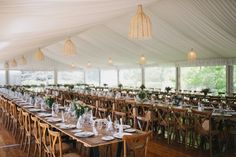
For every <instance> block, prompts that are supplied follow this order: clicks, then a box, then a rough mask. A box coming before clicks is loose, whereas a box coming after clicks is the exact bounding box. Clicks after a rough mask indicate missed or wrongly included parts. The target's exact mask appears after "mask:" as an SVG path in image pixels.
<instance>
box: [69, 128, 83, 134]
mask: <svg viewBox="0 0 236 157" xmlns="http://www.w3.org/2000/svg"><path fill="white" fill-rule="evenodd" d="M71 132H74V133H77V132H82V130H81V129H75V130H71Z"/></svg>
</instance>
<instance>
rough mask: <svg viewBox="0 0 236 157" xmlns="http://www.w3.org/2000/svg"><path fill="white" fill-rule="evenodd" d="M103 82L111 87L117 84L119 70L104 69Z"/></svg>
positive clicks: (102, 73) (102, 72)
mask: <svg viewBox="0 0 236 157" xmlns="http://www.w3.org/2000/svg"><path fill="white" fill-rule="evenodd" d="M101 84H102V85H103V84H107V85H108V86H109V87H115V86H117V71H116V70H102V71H101Z"/></svg>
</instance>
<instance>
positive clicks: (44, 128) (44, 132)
mask: <svg viewBox="0 0 236 157" xmlns="http://www.w3.org/2000/svg"><path fill="white" fill-rule="evenodd" d="M38 123H39V136H40V140H41V142H42V143H41V144H42V148H43V150H44V152H45V153H49V149H48V146H49V143H48V139H49V137H48V130H49V125H48V124H46V123H41V122H38Z"/></svg>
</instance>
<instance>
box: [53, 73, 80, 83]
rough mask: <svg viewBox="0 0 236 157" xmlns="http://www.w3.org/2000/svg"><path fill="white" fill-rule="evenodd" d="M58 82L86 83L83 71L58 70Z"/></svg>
mask: <svg viewBox="0 0 236 157" xmlns="http://www.w3.org/2000/svg"><path fill="white" fill-rule="evenodd" d="M57 78H58V80H57V83H58V84H77V83H84V72H83V71H58V73H57Z"/></svg>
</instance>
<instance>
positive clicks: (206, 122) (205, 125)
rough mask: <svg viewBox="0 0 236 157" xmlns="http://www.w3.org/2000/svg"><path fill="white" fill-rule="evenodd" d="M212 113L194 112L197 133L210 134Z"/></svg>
mask: <svg viewBox="0 0 236 157" xmlns="http://www.w3.org/2000/svg"><path fill="white" fill-rule="evenodd" d="M211 115H212V112H205V111H198V110H192V116H193V118H194V127H195V131H197V132H198V133H203V132H204V133H210V131H211Z"/></svg>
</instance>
